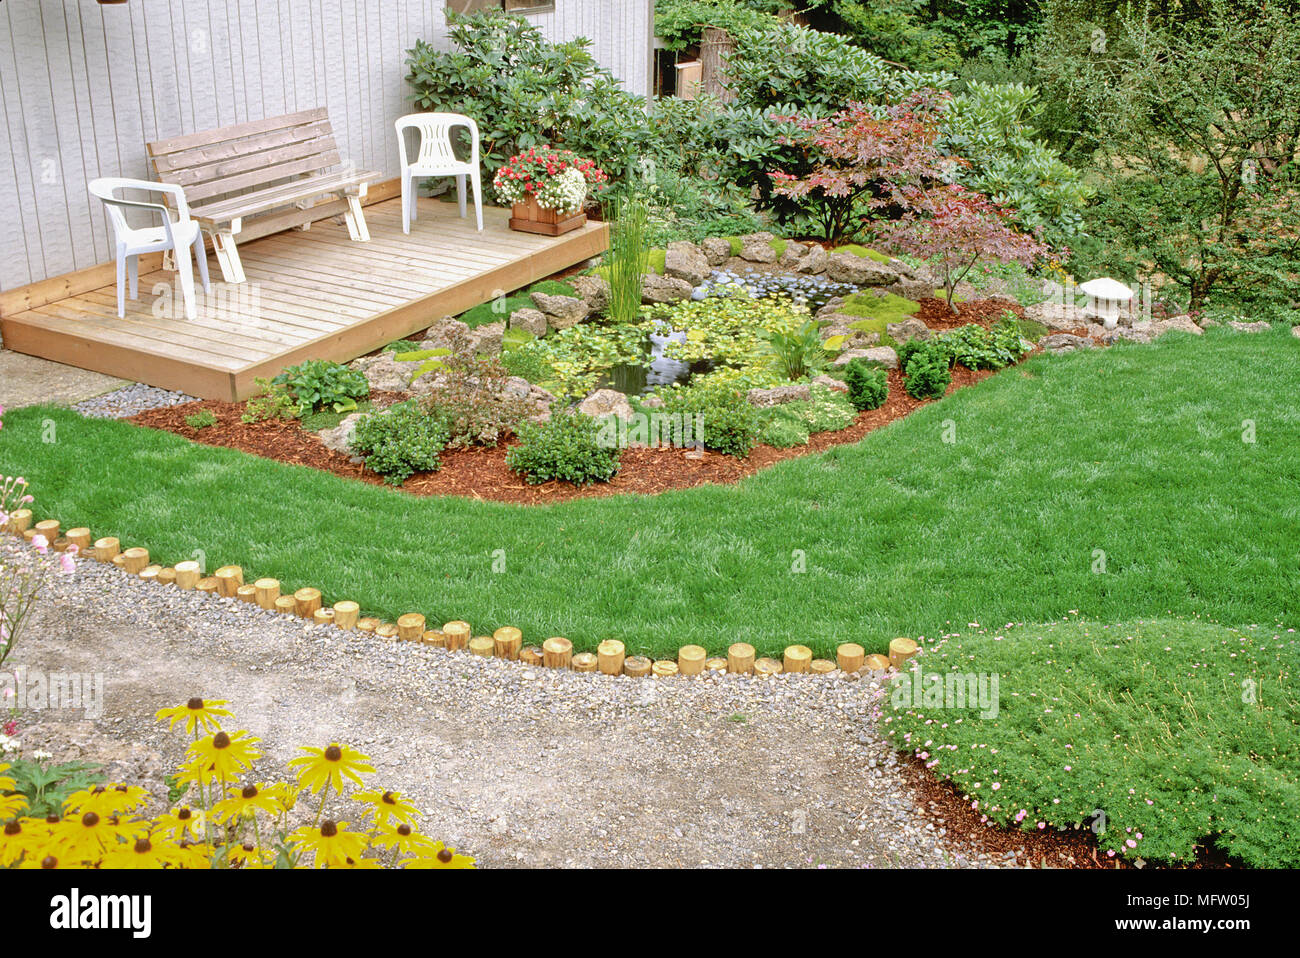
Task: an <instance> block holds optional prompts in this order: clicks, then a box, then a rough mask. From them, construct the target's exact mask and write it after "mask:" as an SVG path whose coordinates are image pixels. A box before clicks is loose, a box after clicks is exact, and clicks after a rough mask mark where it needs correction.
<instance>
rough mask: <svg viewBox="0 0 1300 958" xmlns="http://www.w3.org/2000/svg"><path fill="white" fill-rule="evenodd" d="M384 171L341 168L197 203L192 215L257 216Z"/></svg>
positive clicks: (219, 218) (207, 220) (212, 218)
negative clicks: (201, 203) (264, 188)
mask: <svg viewBox="0 0 1300 958" xmlns="http://www.w3.org/2000/svg"><path fill="white" fill-rule="evenodd" d="M382 175H383V174H381V173H377V172H375V171H374V170H359V171H348V170H339V171H336V172H332V173H323V174H320V175H318V176H309V177H306V178H304V179H301V180H294V181H293V182H291V183H286V184H284V185H282V186H274V187H271V188H270V189H267V190H259V191H258V192H255V193H245V194H244V195H242V196H235V197H231V198H230V199H227V200H220V201H218V202H216V203H209V204H208V205H207V206H195V207H192V208H191V209H190V215H191V216H193V217H194V218H195V219H196V220H199V221H200V222H201V223H204V224H215V223H228V222H230V221H231V220H232V219H235V218H236V217H243V216H254V215H256V214H258V213H264V212H267V211H269V210H273V209H276V208H277V207H280V206H289V205H290V204H292V203H296V202H297V201H299V200H304V199H310V198H312V197H314V196H320V195H322V194H324V193H333V192H337V191H339V190H342V189H346V188H348V187H353V186H360V185H361V184H362V183H371V182H374V181H375V180H378V179H380V178H381V176H382Z"/></svg>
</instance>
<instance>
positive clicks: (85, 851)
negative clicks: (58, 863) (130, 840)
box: [55, 812, 123, 861]
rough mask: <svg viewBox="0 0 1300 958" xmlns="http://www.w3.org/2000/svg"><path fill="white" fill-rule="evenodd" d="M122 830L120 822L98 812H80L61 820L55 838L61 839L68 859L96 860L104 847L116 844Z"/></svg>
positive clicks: (101, 854) (100, 855) (108, 847)
mask: <svg viewBox="0 0 1300 958" xmlns="http://www.w3.org/2000/svg"><path fill="white" fill-rule="evenodd" d="M122 831H123V826H122V825H121V823H119V822H117V821H116V820H114V819H111V818H105V817H104V816H103V815H100V814H99V813H98V812H82V813H81V814H80V815H76V816H71V817H69V818H65V819H64V820H63V825H62V828H61V829H60V830H59V831H58V832H57V833H56V836H55V837H56V840H57V839H60V838H61V839H62V844H63V849H64V852H65V853H66V855H67V858H68V859H69V860H70V861H98V860H99V859H100V858H101V857H102V856H103V854H104V850H105V849H110V848H113V847H114V846H115V845H116V844H117V838H118V835H119V834H121V832H122Z"/></svg>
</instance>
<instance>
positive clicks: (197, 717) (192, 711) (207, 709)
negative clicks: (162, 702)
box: [154, 697, 230, 735]
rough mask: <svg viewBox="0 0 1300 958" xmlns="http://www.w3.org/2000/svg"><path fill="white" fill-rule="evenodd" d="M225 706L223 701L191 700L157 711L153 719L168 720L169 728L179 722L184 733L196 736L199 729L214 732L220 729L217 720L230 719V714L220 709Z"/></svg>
mask: <svg viewBox="0 0 1300 958" xmlns="http://www.w3.org/2000/svg"><path fill="white" fill-rule="evenodd" d="M225 704H226V700H225V699H210V700H208V701H206V702H205V701H204V700H203V699H201V698H197V697H195V698H192V699H190V700H189V701H188V702H186V703H185V704H184V705H178V706H176V707H175V708H171V709H159V710H158V713H157V715H155V716H154V717H155V718H157V719H158V721H160V722H161V721H162V720H163V719H170V720H171V726H170V728H175V727H176V726H177V725H179V724H180V723H181V722H184V723H185V731H186V732H188V733H190V734H191V735H194V734H197V732H198V730H199V728H200V727H202V729H203V731H205V732H215V731H217V730H218V729H220V728H221V723H220V722H219V721H217V718H218V717H219V716H220V717H225V718H229V717H230V712H229V711H228V710H226V709H223V708H221V706H222V705H225Z"/></svg>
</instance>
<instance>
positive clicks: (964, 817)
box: [898, 752, 1244, 870]
mask: <svg viewBox="0 0 1300 958" xmlns="http://www.w3.org/2000/svg"><path fill="white" fill-rule="evenodd" d="M898 758H899V770H900V772H901V773H902V776H903V779H904V781H906V782H907V784H908V786H909V787H910V788H911V789H912V792H913V794H914V795H915V797H916V807H915V810H916V815H917V817H918V818H919V819H920V820H921V822H922V823H923V824H924V823H930V824H933V825H934V827H935V828H936V829H939V828H946V829H947V830H948V832H947V833H948V835H949V836H951V837H952V838H955V839H964V840H967V841H970V842H971V843H972V844H973V845H974V846H975V847H976V849H977V850H978V851H980V852H983V853H984V854H986V855H988V856H990V857H991V858H994V859H1001V858H1003V856H1005V855H1006V854H1007V853H1008V852H1015V853H1016V858H1015V861H1016V863H1017V864H1019V865H1033V866H1034V867H1036V868H1094V869H1095V868H1108V869H1116V868H1121V869H1128V868H1133V869H1135V868H1137V867H1138V866H1137V864H1136V862H1135V861H1134V860H1131V859H1124V858H1121V857H1120V856H1119V855H1118V854H1117V855H1116V856H1115V857H1114V858H1107V857H1106V848H1105V846H1103V847H1102V848H1100V849H1099V848H1098V845H1097V839H1096V838H1095V837H1094V836H1093V834H1092V832H1090V831H1087V830H1084V829H1079V830H1077V831H1076V830H1074V829H1069V830H1067V831H1058V830H1056V829H1055V828H1052V827H1049V828H1045V829H1042V830H1038V829H1033V830H1026V831H1022V830H1020V829H1019V828H1013V827H1009V826H1005V825H1000V824H997V823H994V822H991V821H990V822H981V821H980V817H981V815H982V813H981V812H979V811H976V810H975V809H973V808H971V807H970V802H969V801H967V800H966V799H964V798H962V797H961V794H960V793H959V792H958V790H957V787H956V786H955V785H953V783H952V782H949V781H943V780H940V779H937V778H935V777H934V775H933V773H932V772H930V771H929V770H928V769H926V767H925V763H924V762H923V761H922V760H921V759H919V758H917V757H916V756H915V755H911V754H909V753H906V752H900V753H899V756H898ZM1102 841H1103V842H1104V841H1105V839H1102ZM1008 861H1009V859H1008ZM1143 867H1144V868H1170V869H1175V870H1177V869H1183V868H1241V867H1244V866H1242V865H1240V864H1239V863H1237V862H1234V861H1233V860H1232V859H1230V858H1229V857H1228V856H1226V855H1225V854H1223V852H1222V851H1220V850H1219V849H1218V848H1215V847H1214V846H1213V845H1198V846H1196V857H1195V859H1194V860H1193V861H1191V862H1189V863H1188V864H1186V865H1177V864H1172V865H1171V864H1164V863H1158V862H1145V863H1144V865H1143Z"/></svg>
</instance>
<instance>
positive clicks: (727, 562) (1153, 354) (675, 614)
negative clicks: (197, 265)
mask: <svg viewBox="0 0 1300 958" xmlns="http://www.w3.org/2000/svg"><path fill="white" fill-rule="evenodd" d="M1298 354H1300V342H1298V341H1297V340H1296V339H1295V338H1293V337H1291V336H1290V335H1288V334H1287V333H1285V332H1275V333H1261V334H1257V335H1250V336H1247V335H1240V334H1233V333H1231V332H1228V331H1226V330H1210V331H1207V333H1206V334H1205V336H1204V337H1203V338H1202V337H1192V336H1187V335H1184V334H1177V333H1173V334H1169V335H1167V336H1165V337H1162V338H1161V339H1160V340H1158V341H1157V342H1156V343H1154V344H1152V345H1150V346H1136V345H1134V346H1116V347H1112V348H1111V349H1107V350H1088V351H1079V352H1075V353H1070V354H1067V355H1063V356H1047V355H1040V356H1036V357H1034V358H1032V359H1030V360H1029V361H1027V362H1026V363H1024V364H1023V365H1021V366H1018V367H1014V368H1011V369H1007V370H1005V371H1003V372H1001V373H999V374H997V375H995V376H993V377H991V378H989V379H988V380H987V381H985V382H983V383H981V384H979V385H978V386H974V387H971V388H969V389H964V390H961V391H959V392H957V393H955V394H954V395H952V396H950V397H948V398H947V399H944V400H942V401H940V402H937V403H933V404H930V405H927V406H925V407H923V408H921V409H920V410H918V411H917V412H915V413H913V414H912V415H911V416H909V417H907V418H905V419H903V420H900V421H898V422H896V423H894V424H892V425H890V426H888V427H885V428H883V429H880V430H877V431H876V432H873V433H871V434H870V435H868V436H867V437H866V438H865V439H864V440H863V441H861V442H859V443H856V444H853V445H847V446H839V447H836V448H834V449H831V450H828V451H826V452H824V453H821V454H818V455H814V456H807V457H802V458H799V459H795V460H791V461H788V462H783V463H780V464H778V465H775V466H773V467H771V468H769V469H765V470H764V471H762V472H761V473H758V474H757V475H755V476H752V477H750V478H749V479H747V480H745V481H744V482H741V483H739V484H736V485H729V486H700V487H697V488H694V489H690V490H683V491H677V492H669V493H664V494H662V495H659V496H656V497H641V496H617V497H612V498H608V499H592V500H578V501H573V502H569V503H564V504H561V505H556V506H548V507H537V508H524V507H517V506H510V505H504V504H500V503H492V502H478V501H474V500H471V499H465V498H436V499H416V498H413V497H409V496H407V495H405V494H402V493H400V492H395V491H390V490H388V489H384V488H380V487H377V486H370V485H364V484H360V483H355V482H351V481H348V480H345V479H341V478H338V477H335V476H332V475H327V474H324V473H320V472H315V471H312V470H310V469H308V468H305V467H296V466H288V465H281V464H279V463H273V462H269V461H266V460H262V459H258V458H255V457H252V456H246V455H243V454H240V453H237V452H233V451H230V450H226V449H215V448H208V447H204V446H199V445H194V444H192V443H190V442H187V441H186V440H184V439H181V438H179V437H177V436H174V435H170V434H167V433H162V432H152V431H148V430H142V429H139V428H137V427H134V426H130V425H127V424H125V423H120V422H111V421H100V420H87V419H82V418H81V417H80V416H78V415H76V414H75V413H73V412H71V411H69V410H66V409H61V408H55V407H48V406H47V407H37V408H28V409H21V410H17V411H14V412H11V413H9V414H7V415H6V417H5V423H4V429H3V431H0V472H7V473H14V472H19V473H22V474H23V475H25V476H26V477H27V478H28V479H30V480H31V481H32V491H33V493H34V494H35V496H36V502H35V504H34V508H35V510H36V511H37V514H38V515H37V518H42V517H44V516H46V515H51V516H57V517H58V518H60V519H61V520H63V522H64V525H65V526H67V527H71V526H74V525H85V526H89V527H90V528H91V529H92V530H94V532H95V534H96V535H97V536H98V535H106V534H109V535H116V536H119V537H120V538H121V539H122V540H123V544H124V545H135V544H141V545H145V546H147V547H148V548H149V549H150V551H151V553H152V555H153V556H154V558H155V559H156V560H158V561H161V562H162V563H164V564H168V565H170V564H173V563H175V562H177V561H180V560H182V559H187V558H189V557H190V556H191V554H192V553H193V551H194V550H195V549H203V550H205V552H206V555H207V557H208V562H209V564H210V565H213V566H215V565H218V564H224V563H235V564H239V565H242V566H244V567H245V568H246V569H247V570H248V571H249V572H250V573H252V574H256V575H259V576H275V577H276V578H279V579H281V580H282V581H283V583H284V585H285V587H286V588H290V589H291V588H297V587H300V586H303V585H314V586H317V587H320V588H322V589H323V590H324V591H325V594H326V597H327V600H329V601H334V600H336V599H340V598H355V599H357V600H358V601H360V602H361V603H362V605H363V606H364V608H365V610H366V611H367V612H368V613H372V614H380V615H383V616H385V617H388V618H392V617H393V616H396V615H398V614H400V613H403V612H408V611H421V612H424V613H425V614H426V615H427V616H428V617H429V618H430V619H431V620H435V621H439V622H441V621H446V620H450V619H459V618H463V619H467V620H468V621H470V622H471V623H473V624H474V626H475V631H476V632H480V633H482V632H490V631H491V630H492V629H494V628H496V627H498V626H501V625H506V624H512V625H517V626H519V627H520V628H521V629H523V630H524V633H525V636H526V637H527V639H528V640H529V641H536V640H538V639H541V638H545V637H547V636H551V635H565V636H568V637H569V638H571V639H572V640H573V641H574V643H575V645H576V646H577V647H578V648H579V649H584V650H590V649H592V648H593V647H594V646H595V645H596V643H598V642H599V641H600V640H602V639H605V638H611V637H613V638H621V639H623V640H625V641H626V642H627V644H628V651H629V653H642V654H647V653H648V654H654V655H671V654H673V653H675V650H676V649H677V648H678V647H679V646H680V645H683V644H686V643H698V644H700V645H703V646H705V647H706V648H707V649H709V650H710V652H711V653H716V652H718V651H720V650H722V649H724V648H725V647H726V645H727V644H728V643H730V642H732V641H734V640H735V639H736V638H743V639H745V640H746V641H749V642H752V643H753V644H754V645H755V646H756V647H757V648H758V650H759V654H777V653H779V652H780V651H781V650H782V649H783V647H784V646H785V645H787V644H789V643H790V642H793V641H800V642H804V643H805V644H807V645H810V646H811V647H812V648H813V649H814V650H815V651H816V652H817V653H818V654H821V655H826V654H828V653H830V652H832V650H833V649H834V647H835V645H836V644H838V643H839V642H843V641H845V640H852V641H855V642H861V643H862V644H863V645H865V646H866V648H867V650H868V651H871V652H876V651H883V650H884V648H885V646H886V644H887V642H888V641H889V639H891V638H893V637H894V636H897V635H911V636H917V635H923V636H933V635H935V634H936V633H938V632H940V631H943V630H945V629H951V627H952V626H953V625H954V624H959V625H961V626H964V625H965V624H966V623H967V622H997V623H1002V622H1023V621H1038V622H1045V621H1050V620H1053V619H1058V618H1060V617H1061V616H1063V615H1065V614H1066V613H1067V611H1069V610H1071V609H1075V610H1079V611H1080V612H1081V613H1082V614H1083V615H1085V616H1087V617H1089V618H1091V619H1094V620H1099V621H1110V622H1118V621H1124V620H1127V619H1133V618H1140V617H1147V616H1153V615H1158V614H1174V615H1185V616H1195V615H1201V616H1206V617H1209V618H1213V619H1217V620H1219V621H1222V622H1226V623H1230V624H1235V625H1244V624H1249V623H1272V622H1277V621H1284V622H1289V623H1295V622H1296V620H1297V613H1298V612H1300V563H1298V562H1297V543H1300V459H1297V457H1296V455H1295V450H1296V449H1297V448H1300V407H1297V405H1296V404H1295V402H1294V397H1295V396H1296V395H1297V394H1300V362H1297V356H1298ZM1247 421H1249V423H1250V424H1253V425H1251V426H1249V428H1250V429H1253V437H1251V436H1250V435H1249V433H1248V432H1246V430H1247V429H1248V426H1247V425H1246V423H1247ZM47 423H48V425H47ZM1244 433H1245V434H1246V435H1247V438H1253V439H1254V441H1253V442H1246V441H1243V434H1244ZM946 439H952V440H953V441H952V442H948V441H945V440H946ZM48 440H54V441H48ZM800 556H802V558H803V566H804V567H806V570H807V571H806V572H802V573H800V572H793V571H792V569H794V568H797V567H799V565H800V563H799V562H798V561H797V560H799V558H800ZM502 558H503V559H504V569H505V571H504V572H494V571H493V568H494V564H495V566H496V567H497V568H501V567H502V565H501V563H500V562H494V560H497V559H502ZM1099 561H1101V562H1102V563H1103V565H1104V572H1096V571H1094V569H1096V568H1098V562H1099Z"/></svg>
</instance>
